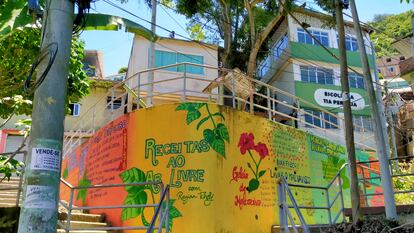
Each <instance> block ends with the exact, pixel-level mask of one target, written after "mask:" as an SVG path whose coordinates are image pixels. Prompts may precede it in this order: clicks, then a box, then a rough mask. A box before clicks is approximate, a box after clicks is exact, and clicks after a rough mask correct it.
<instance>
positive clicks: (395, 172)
mask: <svg viewBox="0 0 414 233" xmlns="http://www.w3.org/2000/svg"><path fill="white" fill-rule="evenodd" d="M413 158H414V156H404V157H396V158H390V159H388V165H389V167H390V172H391V179H392V180H399V181H401V182H408V183H409V182H410V181H409V180H407V179H406V178H407V177H411V178H412V177H414V173H412V172H408V173H402V172H401V171H400V169H399V168H398V167H397V168H396V167H394V166H398V161H400V160H411V159H413ZM373 163H376V164H378V167H379V160H370V161H360V162H357V167H358V168H359V169H360V170H361V177H360V178H358V179H359V181H360V182H362V184H363V189H362V191H363V193H362V194H361V195H362V196H364V198H365V201H366V203H367V206H368V197H369V196H381V195H384V193H382V192H374V193H368V192H367V188H366V185H367V184H368V185H374V186H381V172H380V171H379V170H377V169H374V168H372V167H370V166H371V164H373ZM367 172H368V173H370V174H375V176H373V177H372V176H371V175H369V176H368V177H366V175H365V174H366V173H367ZM374 180H377V182H373V181H374ZM378 182H379V183H378ZM395 189H396V188H395V187H394V196H395V195H398V194H406V193H414V189H407V190H395Z"/></svg>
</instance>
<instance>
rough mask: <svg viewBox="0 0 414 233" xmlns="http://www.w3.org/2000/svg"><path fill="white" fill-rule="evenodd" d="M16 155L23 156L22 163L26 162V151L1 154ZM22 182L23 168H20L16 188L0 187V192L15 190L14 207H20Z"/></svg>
mask: <svg viewBox="0 0 414 233" xmlns="http://www.w3.org/2000/svg"><path fill="white" fill-rule="evenodd" d="M18 154H22V155H23V161H26V156H27V151H20V152H17V153H16V152H6V153H1V155H6V156H7V155H10V156H15V155H18ZM23 181H24V167H21V170H20V174H19V184H18V186H17V187H0V192H1V191H13V190H17V195H16V207H17V206H19V205H20V198H21V194H22V191H23V188H22V186H23Z"/></svg>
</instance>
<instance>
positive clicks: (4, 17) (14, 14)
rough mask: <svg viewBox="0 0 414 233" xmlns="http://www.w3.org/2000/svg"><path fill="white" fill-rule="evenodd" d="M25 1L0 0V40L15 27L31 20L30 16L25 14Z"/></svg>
mask: <svg viewBox="0 0 414 233" xmlns="http://www.w3.org/2000/svg"><path fill="white" fill-rule="evenodd" d="M27 2H28V1H25V0H1V1H0V12H1V14H0V41H1V40H2V39H3V37H5V36H7V35H8V34H9V33H12V32H13V31H14V30H16V29H17V28H19V27H22V26H25V25H27V24H29V23H32V22H33V18H32V16H30V15H29V14H27V12H28V7H27Z"/></svg>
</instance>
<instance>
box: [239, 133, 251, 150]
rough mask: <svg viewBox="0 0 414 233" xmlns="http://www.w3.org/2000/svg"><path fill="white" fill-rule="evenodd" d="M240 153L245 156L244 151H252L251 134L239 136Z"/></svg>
mask: <svg viewBox="0 0 414 233" xmlns="http://www.w3.org/2000/svg"><path fill="white" fill-rule="evenodd" d="M237 146H238V147H240V153H242V154H243V155H244V154H246V151H248V150H253V149H254V147H255V146H254V135H253V134H252V133H242V134H241V135H240V140H239V144H238V145H237Z"/></svg>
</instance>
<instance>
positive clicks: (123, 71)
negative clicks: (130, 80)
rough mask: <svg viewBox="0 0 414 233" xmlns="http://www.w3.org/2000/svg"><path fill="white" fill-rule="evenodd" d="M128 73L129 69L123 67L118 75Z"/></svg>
mask: <svg viewBox="0 0 414 233" xmlns="http://www.w3.org/2000/svg"><path fill="white" fill-rule="evenodd" d="M127 71H128V67H121V68H119V70H118V74H123V73H126V72H127Z"/></svg>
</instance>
